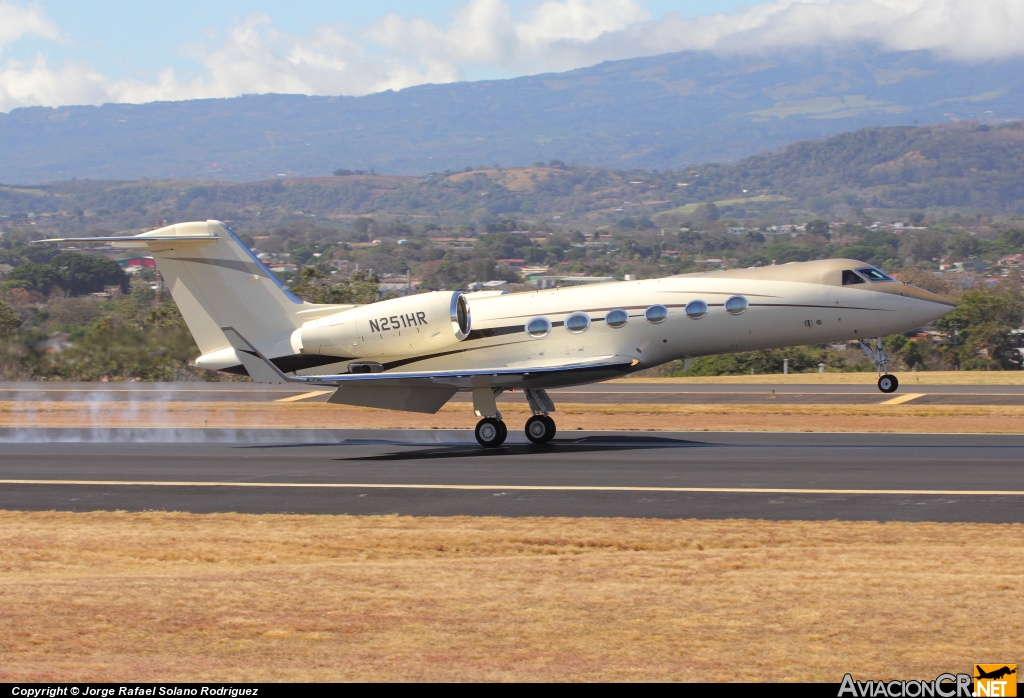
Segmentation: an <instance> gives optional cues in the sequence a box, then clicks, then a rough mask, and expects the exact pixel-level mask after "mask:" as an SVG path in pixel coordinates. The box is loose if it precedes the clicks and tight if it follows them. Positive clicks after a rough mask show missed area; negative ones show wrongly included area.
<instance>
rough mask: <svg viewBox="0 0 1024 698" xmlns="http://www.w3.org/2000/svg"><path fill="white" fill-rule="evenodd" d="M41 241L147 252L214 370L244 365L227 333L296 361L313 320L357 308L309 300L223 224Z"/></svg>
mask: <svg viewBox="0 0 1024 698" xmlns="http://www.w3.org/2000/svg"><path fill="white" fill-rule="evenodd" d="M41 242H83V243H97V242H106V243H111V244H112V245H113V246H114V247H118V248H128V249H140V250H147V251H148V252H149V254H151V255H152V256H153V259H154V261H155V262H156V265H157V268H158V269H159V270H160V274H161V276H163V278H164V281H165V282H166V283H167V287H168V289H169V290H170V292H171V295H172V296H173V297H174V300H175V302H176V303H177V304H178V309H179V310H180V311H181V314H182V317H184V319H185V323H186V324H187V325H188V328H189V330H190V331H191V332H192V336H193V338H195V340H196V344H198V345H199V349H200V351H201V352H202V353H203V357H201V358H203V359H206V358H212V359H213V361H212V362H210V363H214V364H223V365H231V364H232V363H236V364H237V363H238V362H233V358H234V357H233V356H228V355H229V354H231V352H232V348H231V342H229V341H228V339H227V337H225V335H224V332H223V331H222V330H221V328H222V327H226V326H230V327H234V328H235V329H236V330H237V331H238V332H240V333H242V334H244V335H245V336H246V337H248V338H249V339H250V341H252V342H253V343H254V344H255V345H256V346H258V347H259V348H260V349H261V350H262V352H263V353H264V354H266V355H267V356H271V357H281V356H290V355H294V354H296V353H297V352H298V351H299V349H300V347H299V346H294V342H293V334H294V332H295V330H297V329H299V328H300V327H302V324H303V322H305V321H306V320H308V319H310V313H312V314H313V316H314V317H315V316H317V315H320V314H323V313H324V312H337V311H341V310H345V309H347V308H351V307H353V306H346V305H338V306H324V305H317V304H313V303H306V302H304V301H302V300H301V299H299V298H298V297H296V296H295V295H294V294H293V293H292V292H291V291H289V290H288V289H287V288H286V287H285V286H284V284H283V283H281V281H280V279H278V278H277V277H276V276H274V274H273V272H271V271H270V269H268V268H267V266H266V265H265V264H263V262H262V261H260V259H259V258H258V257H257V256H256V255H255V254H254V253H253V251H252V250H250V249H249V248H248V247H247V246H246V245H245V243H243V242H242V241H241V240H239V239H238V236H237V235H235V234H234V233H233V232H231V230H230V229H229V228H228V227H227V226H226V225H224V224H223V223H221V222H220V221H205V222H193V223H178V224H175V225H169V226H165V227H163V228H160V229H158V230H153V231H151V232H148V233H142V234H141V235H134V236H131V237H98V238H63V239H57V240H44V241H41ZM295 341H297V340H295ZM222 354H223V355H224V356H221V355H222ZM211 355H213V356H212V357H211ZM239 358H240V357H239Z"/></svg>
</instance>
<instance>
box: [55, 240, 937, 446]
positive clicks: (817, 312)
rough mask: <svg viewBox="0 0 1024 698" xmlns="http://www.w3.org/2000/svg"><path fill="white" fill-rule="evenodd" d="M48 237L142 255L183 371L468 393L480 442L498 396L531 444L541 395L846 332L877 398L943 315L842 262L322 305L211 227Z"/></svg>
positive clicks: (397, 391)
mask: <svg viewBox="0 0 1024 698" xmlns="http://www.w3.org/2000/svg"><path fill="white" fill-rule="evenodd" d="M47 242H76V243H111V244H112V245H113V246H115V247H124V248H136V249H145V250H148V251H149V253H150V254H151V255H152V256H153V258H154V259H155V260H156V264H157V267H158V268H159V270H160V273H161V275H162V276H163V278H164V281H165V282H166V283H167V286H168V287H169V289H170V291H171V295H172V296H173V297H174V300H175V301H176V302H177V304H178V308H179V309H180V310H181V314H182V316H183V317H184V319H185V322H186V323H187V324H188V328H189V330H190V331H191V332H192V336H193V337H194V338H195V340H196V344H198V345H199V349H200V351H201V352H202V356H200V357H199V358H198V359H196V362H195V363H196V366H199V367H201V368H205V369H209V370H211V371H229V372H233V373H239V374H241V373H248V374H249V376H250V377H251V378H252V379H253V380H254V381H256V382H259V383H300V384H303V385H315V386H329V387H332V388H336V390H335V392H334V394H333V395H331V397H330V399H329V400H328V402H331V403H340V404H347V405H361V406H365V407H378V408H383V409H390V410H405V411H410V412H428V413H434V412H437V411H438V410H439V409H441V406H442V405H444V404H445V403H446V402H448V400H449V399H450V398H451V397H452V396H453V395H454V394H455V393H456V392H472V394H473V409H474V410H475V411H476V414H477V416H479V417H480V418H481V419H480V421H479V423H478V424H477V426H476V439H477V441H479V442H480V444H481V445H482V446H485V447H496V446H500V445H501V444H502V443H503V442H504V441H505V437H506V436H507V434H508V429H507V427H506V426H505V423H504V422H503V421H502V418H501V413H500V412H499V411H498V408H497V405H496V404H495V398H496V397H497V396H498V395H500V394H501V393H502V392H503V391H505V390H513V389H514V390H522V391H523V394H524V395H525V397H526V400H527V402H528V403H529V405H530V409H531V410H532V412H533V416H531V417H530V418H529V420H527V422H526V436H527V438H528V439H529V440H530V441H532V442H534V443H545V442H547V441H550V440H551V439H552V438H553V437H554V435H555V422H554V420H553V419H552V418H551V416H550V413H551V412H554V410H555V406H554V404H553V403H552V401H551V398H550V397H549V396H548V394H547V392H546V389H548V388H557V387H563V386H571V385H580V384H583V383H591V382H595V381H603V380H607V379H609V378H615V377H618V376H624V375H627V374H629V373H632V372H635V371H639V370H641V369H645V368H650V367H652V366H657V365H658V364H661V363H665V362H666V361H672V360H675V359H683V360H685V361H686V366H689V362H690V361H692V360H693V359H694V358H695V357H698V356H707V355H710V354H723V353H731V352H737V351H749V350H752V349H769V348H775V347H787V346H796V345H803V344H820V343H825V342H839V341H845V340H848V339H856V340H860V345H861V347H862V348H863V349H864V350H865V352H866V353H867V354H868V356H869V357H870V358H871V360H872V361H873V362H874V363H875V365H876V366H877V367H878V369H879V373H880V377H879V380H878V387H879V389H880V390H881V391H882V392H885V393H891V392H893V391H895V390H896V388H897V386H898V382H897V380H896V376H894V375H891V374H890V373H889V372H888V362H889V357H888V356H886V354H885V352H884V351H883V350H882V344H881V337H882V336H883V335H887V334H895V333H898V332H905V331H908V330H912V329H914V328H916V327H920V326H921V325H923V324H925V323H928V322H930V321H932V320H935V319H937V318H940V317H942V316H943V315H946V314H947V313H949V312H950V311H952V310H953V308H954V307H955V306H954V304H953V303H951V302H950V301H948V300H946V299H945V298H943V297H941V296H938V295H936V294H934V293H931V292H929V291H925V290H923V289H920V288H916V287H914V286H909V285H907V284H904V283H900V282H898V281H895V280H894V279H892V278H890V277H889V276H888V275H886V274H885V273H884V272H882V271H880V270H878V269H876V268H874V267H872V266H871V265H870V264H865V263H863V262H857V261H854V260H851V259H829V260H823V261H817V262H795V263H790V264H783V265H779V266H770V267H757V268H751V269H733V270H728V271H719V272H711V273H700V274H682V275H679V276H670V277H666V278H661V279H648V280H644V281H622V282H614V283H606V284H595V285H590V286H580V287H574V288H561V289H551V290H544V291H535V292H531V293H516V294H507V293H502V292H481V293H461V292H457V291H456V292H452V291H434V292H431V293H422V294H419V295H414V296H407V297H405V298H395V299H392V300H385V301H378V302H376V303H370V304H368V305H361V306H355V305H321V304H314V303H306V302H304V301H302V300H300V299H299V298H297V297H296V296H295V295H293V294H292V293H291V292H290V291H289V290H288V289H287V288H286V287H285V286H284V285H283V284H282V283H281V281H280V280H279V279H278V278H277V277H276V276H274V274H273V273H272V272H271V271H270V270H269V269H267V267H266V266H265V265H264V264H263V263H262V262H261V261H260V260H259V259H258V258H257V257H256V255H255V254H253V252H252V250H250V249H249V248H248V247H246V246H245V244H243V243H242V241H241V240H239V239H238V237H237V236H236V235H235V234H234V233H233V232H232V231H231V230H230V229H229V228H228V227H227V226H226V225H224V224H223V223H221V222H219V221H206V222H205V223H203V222H196V223H180V224H177V225H170V226H167V227H164V228H160V229H159V230H154V231H152V232H148V233H143V234H141V235H136V236H133V237H98V238H63V239H58V240H50V241H47ZM870 338H877V339H875V340H874V342H873V344H872V343H871V342H869V341H867V340H869V339H870ZM325 371H326V372H325ZM287 374H291V375H287Z"/></svg>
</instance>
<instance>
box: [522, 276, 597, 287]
mask: <svg viewBox="0 0 1024 698" xmlns="http://www.w3.org/2000/svg"><path fill="white" fill-rule="evenodd" d="M610 281H615V277H614V276H572V275H566V276H537V277H534V278H531V279H530V281H529V283H531V284H533V285H534V286H536V287H537V288H538V289H545V288H557V287H560V286H583V285H584V284H605V283H608V282H610Z"/></svg>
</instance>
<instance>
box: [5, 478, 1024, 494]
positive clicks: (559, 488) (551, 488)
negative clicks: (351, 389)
mask: <svg viewBox="0 0 1024 698" xmlns="http://www.w3.org/2000/svg"><path fill="white" fill-rule="evenodd" d="M0 485H79V486H107V487H324V488H331V489H378V490H384V489H398V490H511V491H524V492H682V493H686V492H694V493H721V494H897V495H938V496H976V497H1024V490H1021V491H1015V490H826V489H789V488H766V487H628V486H621V487H614V486H612V487H608V486H598V485H593V486H591V485H427V484H408V483H379V482H373V483H371V482H215V481H205V482H204V481H190V482H184V481H183V482H176V481H147V480H0Z"/></svg>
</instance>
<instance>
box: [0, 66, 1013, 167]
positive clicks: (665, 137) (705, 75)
mask: <svg viewBox="0 0 1024 698" xmlns="http://www.w3.org/2000/svg"><path fill="white" fill-rule="evenodd" d="M1020 117H1024V59H1012V60H1004V61H989V62H987V63H982V64H977V65H968V64H963V63H951V62H943V61H940V60H938V59H936V58H935V57H933V56H931V55H930V54H928V53H927V52H923V51H916V52H903V53H877V52H872V51H870V50H867V49H862V48H861V49H850V50H846V51H838V52H825V51H803V52H799V53H792V54H786V55H780V56H768V57H764V56H762V57H746V58H744V57H736V56H733V57H727V56H716V55H713V54H710V53H707V52H693V51H689V52H682V53H674V54H664V55H662V56H653V57H646V58H634V59H626V60H620V61H606V62H604V63H600V64H598V65H595V66H591V67H588V68H580V69H577V70H573V71H567V72H564V73H546V74H542V75H535V76H526V77H520V78H512V79H508V80H489V81H480V82H463V83H451V84H440V85H420V86H416V87H411V88H408V89H405V90H402V91H399V92H383V93H377V94H372V95H367V96H364V97H344V96H338V97H332V96H326V97H310V96H303V95H245V96H242V97H236V98H230V99H209V100H192V101H183V102H155V103H150V104H143V105H132V104H108V105H102V106H98V107H60V108H46V107H28V108H21V109H15V110H12V111H11V112H10V113H7V114H0V152H2V153H3V155H4V156H3V158H0V182H5V183H12V184H27V183H33V182H45V181H58V180H65V179H72V178H74V177H87V178H103V179H140V178H147V177H148V178H178V179H202V180H225V181H252V180H257V179H266V178H273V177H275V176H277V175H287V176H293V175H295V176H315V175H325V174H329V173H330V172H332V171H334V170H335V169H338V168H350V169H361V170H367V171H369V170H376V171H381V172H388V173H391V174H406V175H424V174H427V173H429V172H442V171H444V170H461V169H463V168H464V167H466V166H472V167H479V166H481V165H486V166H492V165H494V164H501V165H506V166H509V165H526V164H529V163H530V162H534V161H545V162H546V161H549V160H552V159H556V160H562V161H566V162H574V163H579V164H586V165H595V166H602V167H613V168H624V169H628V168H637V169H652V170H653V169H681V168H684V167H687V166H690V165H696V164H700V163H706V162H723V161H730V160H738V159H741V158H743V157H747V156H750V155H754V154H757V153H760V152H765V151H770V150H776V149H778V148H781V147H784V146H786V145H788V144H790V143H792V142H794V141H798V140H806V139H813V138H820V137H825V136H829V135H834V134H837V133H841V132H845V131H853V130H857V129H859V128H863V127H865V126H894V125H912V124H913V123H914V122H920V123H942V122H948V121H955V120H981V121H985V120H988V121H998V120H1003V119H1006V120H1009V119H1013V118H1020Z"/></svg>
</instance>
